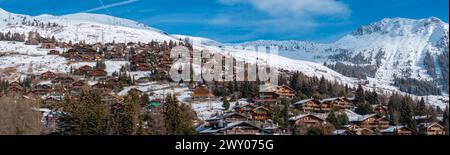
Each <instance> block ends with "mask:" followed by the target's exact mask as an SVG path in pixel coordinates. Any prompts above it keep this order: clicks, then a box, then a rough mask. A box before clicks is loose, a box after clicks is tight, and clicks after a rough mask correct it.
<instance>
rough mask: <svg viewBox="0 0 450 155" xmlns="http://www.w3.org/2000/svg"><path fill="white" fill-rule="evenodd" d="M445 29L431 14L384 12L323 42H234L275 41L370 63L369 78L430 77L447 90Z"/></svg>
mask: <svg viewBox="0 0 450 155" xmlns="http://www.w3.org/2000/svg"><path fill="white" fill-rule="evenodd" d="M448 30H449V27H448V23H445V22H443V21H441V20H440V19H438V18H435V17H431V18H427V19H419V20H413V19H405V18H392V19H388V18H386V19H383V20H381V21H379V22H374V23H372V24H370V25H367V26H362V27H360V28H359V29H357V30H356V31H354V32H352V33H351V34H348V35H345V36H344V37H342V38H341V39H339V40H337V41H336V42H333V43H329V44H321V43H314V42H305V41H292V40H290V41H271V40H259V41H253V42H245V43H241V44H238V45H243V46H249V45H256V46H278V47H280V55H282V56H286V57H290V58H293V59H299V60H308V61H314V62H317V63H324V62H326V63H328V64H333V63H336V62H341V63H344V64H348V65H353V66H355V65H358V66H373V68H374V69H372V70H371V71H372V72H373V73H372V74H370V75H369V77H368V78H369V81H370V79H377V80H380V81H384V85H389V84H392V83H393V79H394V77H398V78H400V77H401V78H412V79H418V80H423V81H432V82H434V83H435V84H436V85H438V86H439V87H442V88H443V90H444V92H448V68H449V66H448V49H449V46H448V43H449V31H448ZM445 56H447V57H446V58H445Z"/></svg>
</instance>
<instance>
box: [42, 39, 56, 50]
mask: <svg viewBox="0 0 450 155" xmlns="http://www.w3.org/2000/svg"><path fill="white" fill-rule="evenodd" d="M41 48H44V49H53V48H56V43H54V42H52V41H50V39H47V38H42V39H41Z"/></svg>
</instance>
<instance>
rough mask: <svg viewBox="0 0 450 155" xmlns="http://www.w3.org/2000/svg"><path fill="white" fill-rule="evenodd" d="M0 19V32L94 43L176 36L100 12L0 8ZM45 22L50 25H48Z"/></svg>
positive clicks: (157, 39) (162, 38) (163, 38)
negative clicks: (34, 11) (35, 12)
mask: <svg viewBox="0 0 450 155" xmlns="http://www.w3.org/2000/svg"><path fill="white" fill-rule="evenodd" d="M0 21H2V22H0V27H1V30H0V32H3V33H6V32H8V31H10V32H15V33H21V34H27V33H28V32H30V31H37V32H38V33H39V34H40V35H41V36H44V37H51V36H55V38H56V39H57V40H59V41H69V40H71V41H75V42H78V41H85V42H86V43H95V42H112V41H116V42H129V41H134V42H137V41H151V40H155V41H163V40H175V38H174V37H172V36H169V35H168V34H166V33H165V32H163V31H161V30H158V29H155V28H152V27H148V26H146V25H144V24H141V23H138V22H135V21H131V20H128V19H122V18H116V17H112V16H108V15H100V14H89V13H77V14H69V15H63V16H53V15H47V14H44V15H39V16H34V17H33V16H28V15H20V14H14V13H10V12H7V11H5V10H3V9H1V8H0ZM41 24H43V25H41ZM48 24H50V25H51V26H47V25H48ZM54 24H55V25H54Z"/></svg>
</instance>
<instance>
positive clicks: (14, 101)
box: [0, 97, 42, 135]
mask: <svg viewBox="0 0 450 155" xmlns="http://www.w3.org/2000/svg"><path fill="white" fill-rule="evenodd" d="M36 105H37V102H35V101H32V100H28V99H24V98H21V97H1V98H0V135H38V134H40V129H41V116H42V114H41V113H40V112H39V111H36Z"/></svg>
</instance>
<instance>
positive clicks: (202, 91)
mask: <svg viewBox="0 0 450 155" xmlns="http://www.w3.org/2000/svg"><path fill="white" fill-rule="evenodd" d="M189 95H190V96H191V97H214V95H213V94H212V93H211V91H209V89H208V88H207V87H206V86H198V87H197V88H195V89H194V90H193V91H192V93H190V94H189Z"/></svg>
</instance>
